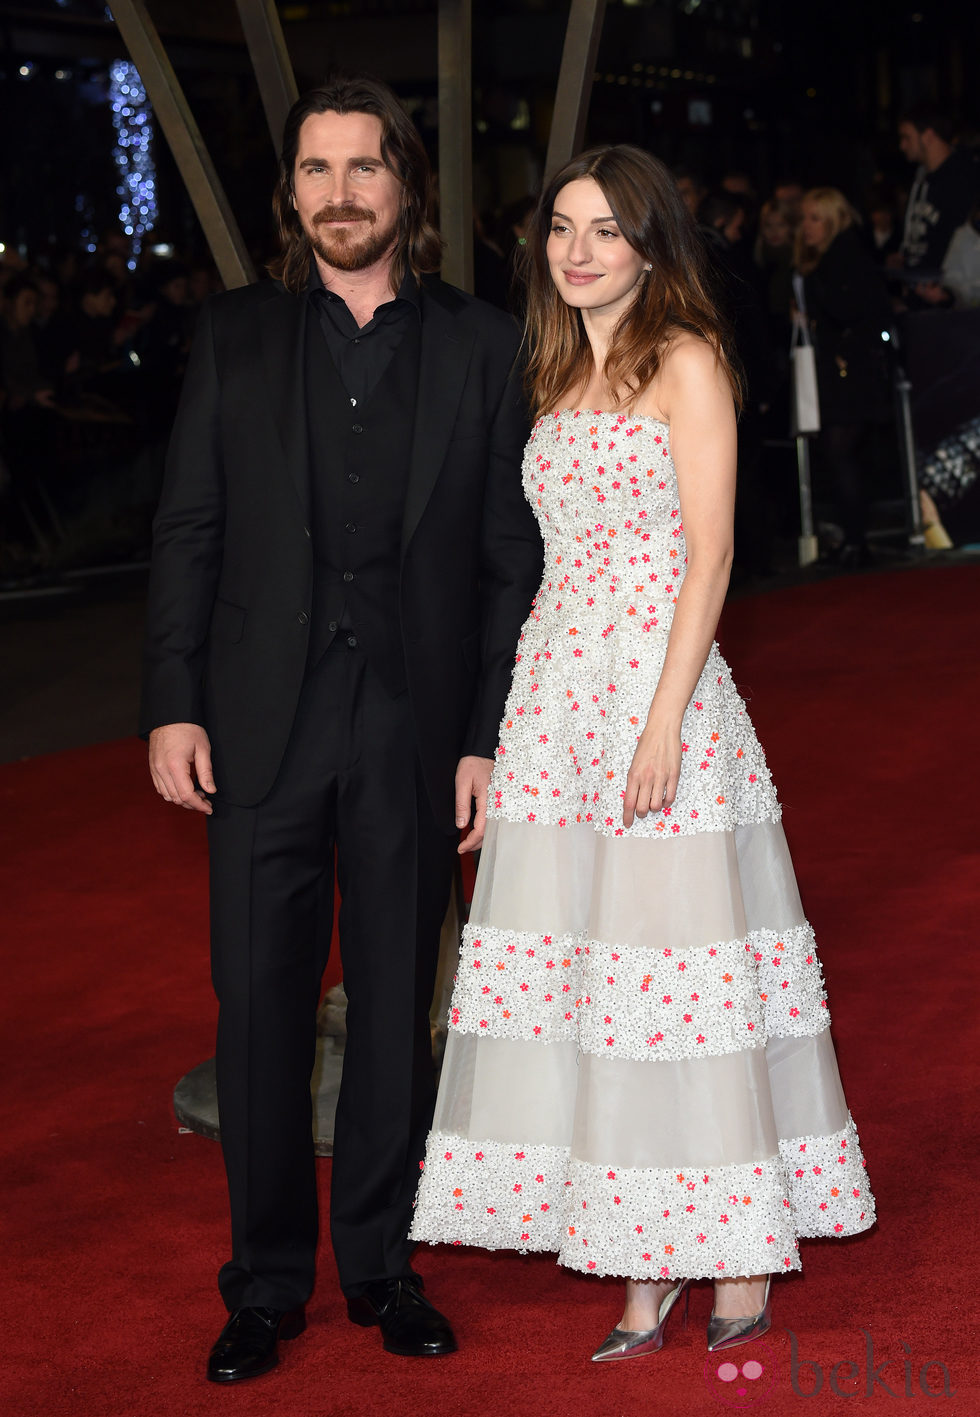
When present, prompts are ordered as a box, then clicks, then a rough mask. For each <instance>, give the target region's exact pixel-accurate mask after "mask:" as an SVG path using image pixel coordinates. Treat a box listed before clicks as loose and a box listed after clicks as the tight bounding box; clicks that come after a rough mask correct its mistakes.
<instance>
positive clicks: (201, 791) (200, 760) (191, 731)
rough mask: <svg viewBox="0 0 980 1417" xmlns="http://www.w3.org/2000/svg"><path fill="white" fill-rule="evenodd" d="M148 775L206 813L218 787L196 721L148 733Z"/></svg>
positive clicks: (168, 793) (166, 795) (172, 796)
mask: <svg viewBox="0 0 980 1417" xmlns="http://www.w3.org/2000/svg"><path fill="white" fill-rule="evenodd" d="M464 761H469V762H478V761H479V759H477V758H470V759H464ZM460 766H462V764H460ZM150 776H151V778H152V779H153V786H154V787H155V788H156V790H157V791H158V792H159V794H160V796H161V797H162V798H163V800H164V802H174V803H176V804H177V805H178V806H181V807H186V808H187V810H188V811H189V812H204V813H206V814H207V816H209V817H210V815H211V811H212V808H211V803H210V802H209V801H208V799H207V794H208V793H212V792H217V790H218V789H217V788H216V787H215V785H214V778H213V776H212V775H211V742H210V739H209V738H208V735H207V734H206V733H205V731H204V729H203V728H202V727H201V726H200V724H198V723H167V724H165V725H164V726H163V727H162V728H154V730H153V732H152V733H151V734H150ZM457 780H458V779H457ZM457 797H458V790H457ZM485 797H486V789H484V799H485Z"/></svg>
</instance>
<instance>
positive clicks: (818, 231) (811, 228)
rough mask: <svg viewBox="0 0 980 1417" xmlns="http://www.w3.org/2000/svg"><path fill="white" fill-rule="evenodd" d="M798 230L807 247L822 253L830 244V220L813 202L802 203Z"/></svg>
mask: <svg viewBox="0 0 980 1417" xmlns="http://www.w3.org/2000/svg"><path fill="white" fill-rule="evenodd" d="M800 229H801V231H802V232H803V240H804V242H805V244H806V245H807V246H813V247H814V248H815V249H816V250H818V251H823V250H824V249H825V248H826V247H827V246H828V245H829V244H830V218H829V217H826V216H824V214H823V212H822V211H821V210H820V208H819V207H818V206H816V205H815V204H814V203H813V202H804V203H803V213H802V216H801V218H800Z"/></svg>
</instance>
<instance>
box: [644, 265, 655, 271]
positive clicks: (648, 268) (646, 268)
mask: <svg viewBox="0 0 980 1417" xmlns="http://www.w3.org/2000/svg"><path fill="white" fill-rule="evenodd" d="M643 269H644V270H645V271H652V270H653V267H652V266H650V265H647V266H644V267H643Z"/></svg>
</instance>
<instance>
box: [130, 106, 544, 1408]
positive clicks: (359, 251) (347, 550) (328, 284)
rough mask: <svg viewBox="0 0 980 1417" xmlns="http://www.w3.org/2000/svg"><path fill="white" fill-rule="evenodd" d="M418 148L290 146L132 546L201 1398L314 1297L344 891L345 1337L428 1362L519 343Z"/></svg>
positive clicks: (440, 1340) (214, 307) (347, 137)
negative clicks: (450, 1044)
mask: <svg viewBox="0 0 980 1417" xmlns="http://www.w3.org/2000/svg"><path fill="white" fill-rule="evenodd" d="M428 184H429V173H428V167H427V164H426V159H425V153H424V150H423V148H422V146H421V143H420V140H419V138H418V135H417V133H416V132H415V129H414V128H413V126H412V124H411V122H410V121H409V120H408V119H407V118H406V116H405V114H404V112H403V110H402V108H401V106H400V104H399V103H398V101H397V99H396V98H395V96H394V94H392V92H391V91H390V90H389V89H388V88H387V87H385V86H384V85H383V84H380V83H378V82H376V81H374V80H370V79H364V78H353V79H336V80H330V81H328V82H326V83H325V84H324V85H323V86H321V87H319V88H316V89H313V90H311V91H310V92H309V93H307V94H305V95H303V96H302V97H301V98H300V99H299V100H298V101H297V103H296V104H295V105H294V106H293V108H292V110H291V112H290V115H289V117H288V119H287V122H286V128H285V133H284V138H283V151H282V159H281V164H280V176H279V183H278V187H277V191H276V198H275V208H276V213H277V216H278V219H279V224H280V232H281V236H282V242H283V251H282V256H281V258H280V261H279V263H278V265H277V268H276V269H277V274H278V276H279V277H280V278H279V280H278V281H276V282H274V283H269V282H267V283H264V284H261V285H257V286H252V287H249V288H246V289H243V290H236V291H232V292H229V293H228V294H225V295H219V296H216V297H214V298H213V299H212V300H211V301H210V302H209V303H208V304H207V305H206V306H205V307H204V310H203V311H202V314H201V317H200V327H199V331H198V334H197V336H196V339H195V343H194V348H193V350H192V353H191V357H190V363H189V366H188V370H187V375H186V378H185V382H184V390H183V394H182V399H181V405H180V409H179V412H178V416H177V421H176V424H175V427H174V432H173V437H172V440H171V447H170V453H169V458H168V471H167V479H166V485H165V488H164V492H163V497H162V500H161V504H160V510H159V513H158V515H157V520H156V524H155V547H154V561H153V570H152V575H151V586H150V595H149V612H148V613H149V631H148V637H147V651H146V677H145V690H144V708H143V728H144V730H149V731H150V769H151V773H152V776H153V781H154V784H155V786H156V789H157V791H158V792H159V793H160V794H161V795H162V796H163V797H164V798H165V799H166V800H168V801H171V802H179V803H181V804H182V805H183V806H184V807H186V808H189V809H191V810H196V811H201V812H205V813H206V814H207V815H208V831H209V845H210V856H211V934H212V967H213V976H214V982H215V988H216V992H217V995H218V999H219V1003H220V1013H219V1023H218V1042H217V1057H216V1062H217V1076H218V1096H219V1107H220V1116H221V1137H222V1146H223V1149H224V1155H225V1164H226V1170H227V1175H228V1185H229V1195H230V1200H231V1222H232V1253H231V1258H230V1260H229V1261H228V1263H227V1264H225V1265H224V1267H223V1269H222V1270H221V1274H220V1278H219V1284H220V1288H221V1293H222V1296H223V1298H224V1300H225V1303H226V1305H227V1307H228V1309H229V1310H230V1312H231V1318H230V1320H229V1322H228V1323H227V1325H226V1327H225V1328H224V1330H223V1331H222V1334H221V1336H220V1338H219V1340H218V1342H217V1344H216V1345H215V1347H214V1349H213V1350H212V1353H211V1357H210V1359H209V1367H208V1376H209V1377H210V1378H212V1379H213V1380H214V1381H218V1382H234V1381H238V1380H240V1379H244V1378H248V1377H252V1376H255V1375H257V1374H259V1373H263V1372H267V1371H268V1370H269V1369H270V1368H271V1367H273V1366H274V1365H275V1363H276V1361H277V1358H278V1352H277V1340H278V1339H279V1338H280V1337H282V1338H285V1337H287V1336H292V1335H293V1334H295V1333H296V1332H298V1331H300V1330H301V1328H302V1326H303V1317H302V1307H303V1305H304V1303H305V1301H306V1300H307V1298H308V1297H309V1294H310V1292H311V1289H312V1286H313V1278H314V1251H315V1246H316V1239H317V1203H316V1177H315V1172H314V1158H313V1149H312V1141H311V1100H310V1074H311V1069H312V1064H313V1059H314V1048H315V1010H316V1004H317V998H318V993H319V986H320V979H321V976H322V972H323V967H324V965H325V962H326V954H327V948H328V941H329V938H330V931H331V920H332V911H333V880H334V861H335V856H336V869H337V875H338V879H339V884H340V891H341V897H342V903H341V908H340V933H341V947H342V951H343V957H344V984H345V988H346V991H347V995H348V1001H349V1002H348V1011H347V1031H348V1041H347V1049H346V1055H345V1060H344V1074H343V1081H342V1086H341V1092H340V1100H339V1103H338V1107H337V1117H336V1128H335V1154H334V1161H333V1182H332V1195H331V1217H330V1218H331V1235H332V1240H333V1249H334V1254H335V1256H336V1259H337V1265H338V1270H339V1274H340V1283H341V1286H342V1288H343V1291H344V1293H345V1295H346V1296H347V1301H348V1314H349V1317H350V1318H351V1320H352V1321H353V1322H355V1323H357V1324H362V1325H374V1324H377V1325H379V1326H380V1328H381V1330H382V1336H383V1340H384V1346H385V1348H386V1349H388V1350H389V1351H392V1352H395V1353H402V1354H408V1355H415V1354H441V1353H447V1352H450V1351H452V1350H453V1349H454V1348H455V1346H456V1345H455V1341H454V1339H453V1335H452V1330H451V1329H450V1327H449V1324H448V1323H447V1322H446V1320H445V1319H444V1318H443V1317H442V1315H441V1314H439V1313H438V1312H437V1311H436V1310H435V1309H434V1308H433V1307H432V1306H431V1305H430V1304H429V1303H428V1301H427V1300H426V1299H425V1297H424V1296H423V1294H422V1292H421V1289H422V1282H421V1279H420V1278H419V1277H418V1276H417V1275H415V1274H414V1273H413V1272H412V1270H411V1268H410V1266H409V1258H410V1254H411V1248H412V1247H411V1246H410V1245H409V1243H408V1241H407V1239H406V1235H407V1230H408V1225H409V1219H410V1212H411V1206H412V1200H413V1195H414V1190H415V1185H416V1182H417V1179H418V1170H419V1164H420V1160H421V1157H422V1155H423V1151H424V1143H425V1137H426V1133H427V1130H428V1126H429V1123H430V1119H431V1111H432V1104H433V1092H434V1089H433V1077H432V1063H431V1054H430V1046H429V1029H428V1007H429V1001H430V999H431V996H432V989H433V981H434V975H435V966H436V959H437V953H438V937H439V930H440V924H441V921H442V918H443V914H444V912H445V908H446V904H447V900H448V895H449V885H450V879H451V872H452V863H453V860H454V853H455V850H456V841H457V839H458V830H457V829H458V828H460V827H464V826H466V825H468V824H469V821H470V818H471V812H472V809H473V804H474V803H475V804H476V810H475V816H474V817H473V829H472V830H471V831H470V833H469V835H468V836H467V838H466V839H465V841H464V842H463V843H462V844H461V845H460V847H459V850H461V851H462V850H469V849H473V848H474V847H475V846H476V845H478V844H479V841H480V839H481V838H482V831H483V823H484V817H485V804H486V790H487V784H488V781H489V775H490V769H491V758H492V755H493V753H494V751H495V747H496V740H497V727H498V724H499V720H500V716H501V714H502V711H503V705H504V700H505V697H506V692H507V688H508V685H509V679H510V671H511V667H512V664H513V655H514V649H515V646H516V643H517V638H518V634H519V631H520V626H521V624H522V623H523V620H524V618H525V617H526V615H527V613H528V611H529V608H530V603H531V600H532V597H533V594H534V591H535V590H536V588H537V583H538V579H539V575H540V569H541V547H540V538H539V536H538V533H537V529H536V526H535V524H534V521H533V518H532V516H531V513H530V511H529V509H528V507H527V504H526V503H525V501H524V498H523V496H522V492H521V486H520V460H521V453H522V448H523V443H524V440H525V437H526V433H527V425H526V416H525V412H524V406H523V401H522V399H521V397H520V392H519V381H518V379H517V378H516V376H515V373H514V361H515V358H516V355H517V349H518V335H517V330H516V328H515V327H514V325H513V323H512V321H511V320H510V319H509V317H508V316H506V315H504V314H503V313H502V312H500V311H497V310H493V309H491V308H490V307H489V306H485V305H482V304H481V303H480V302H478V301H475V300H473V299H472V298H471V297H469V296H466V295H463V294H462V293H461V292H459V291H456V290H453V289H452V288H451V287H449V286H445V285H443V284H441V283H440V282H439V281H435V280H433V281H426V282H424V283H422V282H421V281H420V275H421V274H422V273H423V272H425V271H431V270H432V269H433V268H434V267H435V266H437V264H438V262H439V257H440V249H441V243H440V241H439V238H438V235H437V233H436V232H435V231H434V230H433V228H432V227H431V226H430V225H429V224H428V222H427V219H426V210H427V196H428Z"/></svg>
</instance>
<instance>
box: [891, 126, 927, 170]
mask: <svg viewBox="0 0 980 1417" xmlns="http://www.w3.org/2000/svg"><path fill="white" fill-rule="evenodd" d="M898 146H899V147H900V148H901V150H902V156H903V157H905V158H907V159H908V161H909V162H915V163H920V162H925V160H926V149H925V143H924V142H923V141H922V134H921V133H920V132H919V130H918V128H916V126H915V124H914V123H899V125H898Z"/></svg>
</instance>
